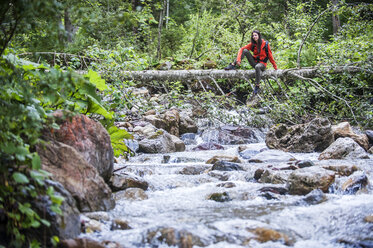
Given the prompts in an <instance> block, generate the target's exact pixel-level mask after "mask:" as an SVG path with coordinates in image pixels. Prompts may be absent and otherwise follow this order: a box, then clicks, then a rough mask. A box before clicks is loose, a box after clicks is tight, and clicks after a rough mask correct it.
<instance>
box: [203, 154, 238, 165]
mask: <svg viewBox="0 0 373 248" xmlns="http://www.w3.org/2000/svg"><path fill="white" fill-rule="evenodd" d="M218 161H226V162H233V163H241V160H240V159H239V158H238V157H237V156H219V155H216V156H213V157H212V158H210V159H209V160H207V161H206V164H215V163H216V162H218Z"/></svg>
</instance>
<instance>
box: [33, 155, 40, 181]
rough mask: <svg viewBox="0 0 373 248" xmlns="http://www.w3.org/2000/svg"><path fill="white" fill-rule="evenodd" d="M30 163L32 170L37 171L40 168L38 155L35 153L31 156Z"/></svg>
mask: <svg viewBox="0 0 373 248" xmlns="http://www.w3.org/2000/svg"><path fill="white" fill-rule="evenodd" d="M31 163H32V169H33V170H38V169H40V168H41V162H40V157H39V155H38V154H37V153H34V154H33V157H32V162H31ZM31 176H32V175H31Z"/></svg>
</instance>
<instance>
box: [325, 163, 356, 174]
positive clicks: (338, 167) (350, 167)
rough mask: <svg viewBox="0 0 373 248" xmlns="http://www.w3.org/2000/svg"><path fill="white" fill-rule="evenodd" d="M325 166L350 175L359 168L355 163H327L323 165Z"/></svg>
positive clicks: (338, 172)
mask: <svg viewBox="0 0 373 248" xmlns="http://www.w3.org/2000/svg"><path fill="white" fill-rule="evenodd" d="M323 168H324V169H327V170H332V171H335V172H337V174H338V175H341V176H349V175H351V174H352V173H354V172H355V171H357V170H358V168H357V167H356V166H355V165H325V166H323Z"/></svg>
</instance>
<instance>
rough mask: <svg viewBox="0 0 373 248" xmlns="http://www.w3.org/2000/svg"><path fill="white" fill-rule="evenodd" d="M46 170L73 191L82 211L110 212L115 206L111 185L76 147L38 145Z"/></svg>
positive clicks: (52, 143) (52, 144) (56, 144)
mask: <svg viewBox="0 0 373 248" xmlns="http://www.w3.org/2000/svg"><path fill="white" fill-rule="evenodd" d="M37 151H38V154H39V155H40V158H41V163H42V169H43V170H46V171H48V172H49V173H51V174H52V179H53V180H55V181H58V182H59V183H61V184H62V185H63V187H64V188H65V189H66V190H67V191H69V192H70V194H71V195H72V196H73V197H74V198H75V200H76V202H77V206H78V209H79V210H80V211H81V212H92V211H101V210H102V211H107V210H110V209H112V208H114V206H115V202H114V199H113V198H112V193H111V190H110V188H109V187H108V186H107V185H106V183H105V181H104V179H103V178H102V177H101V176H100V175H99V173H98V171H97V169H96V168H95V167H93V165H91V164H89V163H88V162H87V161H86V160H85V158H83V156H82V155H81V153H79V152H78V151H77V150H76V149H75V148H73V147H71V146H69V145H65V144H63V143H60V142H56V141H55V142H50V143H48V144H46V145H45V146H44V147H42V146H39V147H38V148H37Z"/></svg>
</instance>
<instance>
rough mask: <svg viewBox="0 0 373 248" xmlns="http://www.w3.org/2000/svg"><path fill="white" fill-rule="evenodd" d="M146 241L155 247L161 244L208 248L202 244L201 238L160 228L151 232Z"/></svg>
mask: <svg viewBox="0 0 373 248" xmlns="http://www.w3.org/2000/svg"><path fill="white" fill-rule="evenodd" d="M146 239H147V242H148V243H150V244H154V245H155V246H159V242H161V243H165V244H167V245H168V246H173V247H179V248H192V247H193V246H206V245H205V244H203V243H202V242H201V240H200V238H199V237H197V236H195V235H193V234H191V233H189V232H186V231H183V230H181V231H178V230H175V229H174V228H159V229H158V230H155V231H150V232H149V233H148V234H147V237H146Z"/></svg>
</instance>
